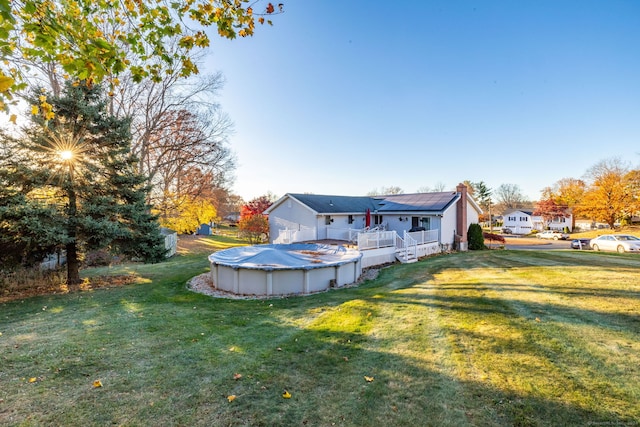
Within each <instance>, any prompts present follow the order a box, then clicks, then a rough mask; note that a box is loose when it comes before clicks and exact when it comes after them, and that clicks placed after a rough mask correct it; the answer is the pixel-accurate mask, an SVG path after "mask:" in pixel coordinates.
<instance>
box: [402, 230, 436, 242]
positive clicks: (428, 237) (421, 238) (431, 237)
mask: <svg viewBox="0 0 640 427" xmlns="http://www.w3.org/2000/svg"><path fill="white" fill-rule="evenodd" d="M439 231H440V230H437V229H436V230H425V231H414V232H412V233H407V234H408V235H409V236H411V238H412V239H414V240H415V241H416V242H417V244H418V245H424V244H425V243H431V242H437V241H439V239H438V234H439Z"/></svg>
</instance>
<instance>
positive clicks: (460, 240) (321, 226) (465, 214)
mask: <svg viewBox="0 0 640 427" xmlns="http://www.w3.org/2000/svg"><path fill="white" fill-rule="evenodd" d="M264 213H265V214H267V215H268V216H269V230H270V233H269V236H270V240H271V242H272V243H294V242H303V241H314V240H326V239H331V240H343V241H357V239H358V235H359V234H362V233H363V232H367V231H369V230H381V231H385V232H388V233H390V234H391V236H393V235H396V236H398V237H399V238H401V239H404V238H405V236H406V235H405V232H409V231H410V230H412V229H413V230H416V229H420V230H424V232H423V231H418V233H422V236H424V235H425V234H424V233H427V234H428V237H427V239H428V240H429V241H431V242H435V243H437V244H438V245H440V247H442V246H444V247H448V248H453V247H454V246H455V248H456V249H460V250H466V249H467V229H468V228H469V225H470V224H472V223H477V222H478V217H479V215H480V214H481V213H482V209H481V208H480V207H479V206H478V204H477V203H476V202H475V201H474V200H473V198H471V197H470V196H469V195H468V194H467V188H466V187H465V186H464V185H459V186H458V188H457V189H456V191H448V192H438V193H417V194H397V195H390V196H373V197H354V196H327V195H317V194H290V193H289V194H286V195H285V196H283V197H282V198H280V199H279V200H277V201H276V202H274V203H273V204H272V205H271V206H270V207H269V208H268V209H267V210H266V211H265V212H264ZM412 236H413V238H420V236H416V235H414V234H413V233H412ZM392 238H393V237H390V238H389V240H391V239H392ZM369 240H371V239H369ZM410 241H412V240H410ZM394 244H395V240H394ZM359 246H360V244H359Z"/></svg>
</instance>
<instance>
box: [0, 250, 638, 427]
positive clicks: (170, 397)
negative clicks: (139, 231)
mask: <svg viewBox="0 0 640 427" xmlns="http://www.w3.org/2000/svg"><path fill="white" fill-rule="evenodd" d="M122 268H126V267H122ZM207 268H208V265H207V261H206V256H205V255H202V254H190V255H182V256H179V257H177V258H176V259H173V260H171V261H169V262H167V263H163V264H159V265H152V266H147V265H145V266H137V267H129V269H130V271H129V272H131V273H134V274H137V275H139V276H140V283H138V284H135V285H130V286H126V287H121V288H114V289H104V290H96V291H92V292H81V293H75V294H68V295H57V296H51V297H36V298H31V299H28V300H22V301H14V302H11V303H5V304H0V333H1V334H2V335H0V425H25V426H30V425H82V426H88V425H97V426H105V425H126V426H137V425H157V426H160V425H162V426H168V425H184V426H193V425H200V426H241V425H257V426H276V425H282V426H285V425H286V426H294V425H298V426H300V425H309V426H317V425H320V426H331V425H337V426H340V425H345V426H419V425H420V426H422V425H434V426H446V425H449V426H463V425H482V426H484V425H505V426H513V425H522V426H525V425H527V426H528V425H549V426H558V425H575V426H585V425H640V423H639V420H640V405H638V402H639V401H640V257H638V256H637V255H635V256H634V255H618V254H602V253H590V252H586V251H574V252H571V251H548V252H544V251H540V252H533V251H482V252H470V253H463V254H454V255H443V256H439V257H433V258H429V259H426V260H423V261H421V262H418V263H415V264H407V265H397V266H393V267H390V268H386V269H384V270H382V271H381V274H380V275H379V277H378V278H377V279H376V280H373V281H369V282H366V283H364V284H363V285H361V286H360V287H357V288H349V289H341V290H334V291H331V292H327V293H323V294H318V295H314V296H308V297H295V298H283V299H272V300H224V299H212V298H209V297H206V296H203V295H199V294H194V293H191V292H189V291H188V290H186V289H185V282H186V281H187V280H188V278H190V277H192V276H195V275H197V274H200V273H202V272H204V271H206V270H207ZM110 271H112V272H113V273H119V272H121V271H120V269H111V270H110ZM93 273H99V274H103V273H104V270H102V271H97V272H96V271H94V272H93ZM235 374H240V375H241V377H238V376H237V375H236V379H234V375H235ZM365 377H369V379H373V380H372V381H370V382H369V381H367V380H366V379H365ZM96 380H100V381H101V383H102V387H94V386H93V382H94V381H96ZM284 390H287V391H288V392H290V394H291V398H290V399H284V398H283V397H282V393H283V392H284ZM229 396H235V399H234V400H232V401H231V402H230V401H229V399H228V397H229Z"/></svg>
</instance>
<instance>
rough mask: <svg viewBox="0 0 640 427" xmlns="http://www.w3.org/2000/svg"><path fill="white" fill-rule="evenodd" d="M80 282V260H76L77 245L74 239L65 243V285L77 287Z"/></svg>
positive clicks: (70, 287) (72, 287)
mask: <svg viewBox="0 0 640 427" xmlns="http://www.w3.org/2000/svg"><path fill="white" fill-rule="evenodd" d="M80 283H82V280H81V279H80V261H79V260H78V247H77V245H76V242H75V240H74V241H72V242H69V243H67V286H68V287H69V289H70V290H71V289H77V288H78V286H79V285H80Z"/></svg>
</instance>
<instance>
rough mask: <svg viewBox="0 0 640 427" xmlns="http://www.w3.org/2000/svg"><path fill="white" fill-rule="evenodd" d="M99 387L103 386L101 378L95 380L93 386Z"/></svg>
mask: <svg viewBox="0 0 640 427" xmlns="http://www.w3.org/2000/svg"><path fill="white" fill-rule="evenodd" d="M99 387H102V381H100V380H95V381H94V382H93V388H99Z"/></svg>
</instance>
